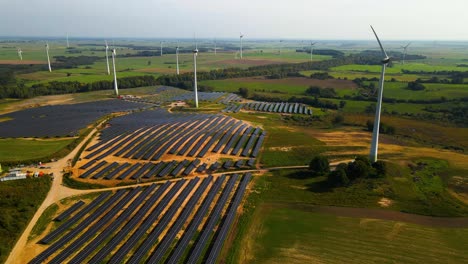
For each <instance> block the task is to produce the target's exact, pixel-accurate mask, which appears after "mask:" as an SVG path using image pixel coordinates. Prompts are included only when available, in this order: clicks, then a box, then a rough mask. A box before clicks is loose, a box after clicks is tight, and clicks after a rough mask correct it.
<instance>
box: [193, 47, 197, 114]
mask: <svg viewBox="0 0 468 264" xmlns="http://www.w3.org/2000/svg"><path fill="white" fill-rule="evenodd" d="M197 55H198V47H197V44H195V49H194V50H193V90H194V92H195V107H196V108H198V91H197Z"/></svg>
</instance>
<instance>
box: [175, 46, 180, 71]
mask: <svg viewBox="0 0 468 264" xmlns="http://www.w3.org/2000/svg"><path fill="white" fill-rule="evenodd" d="M175 52H176V65H177V75H179V42H177V48H176V50H175Z"/></svg>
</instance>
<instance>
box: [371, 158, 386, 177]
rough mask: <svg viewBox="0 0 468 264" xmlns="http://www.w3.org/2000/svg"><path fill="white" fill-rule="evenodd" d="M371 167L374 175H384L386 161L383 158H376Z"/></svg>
mask: <svg viewBox="0 0 468 264" xmlns="http://www.w3.org/2000/svg"><path fill="white" fill-rule="evenodd" d="M372 167H373V168H374V169H375V174H374V175H375V176H376V177H385V175H387V163H386V162H385V161H383V160H378V161H376V162H374V163H373V164H372Z"/></svg>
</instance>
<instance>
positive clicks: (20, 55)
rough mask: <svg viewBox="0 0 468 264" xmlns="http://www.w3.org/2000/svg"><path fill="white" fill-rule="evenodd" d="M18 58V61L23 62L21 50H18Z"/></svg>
mask: <svg viewBox="0 0 468 264" xmlns="http://www.w3.org/2000/svg"><path fill="white" fill-rule="evenodd" d="M18 57H19V58H20V60H23V51H22V50H21V48H18Z"/></svg>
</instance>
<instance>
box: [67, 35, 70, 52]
mask: <svg viewBox="0 0 468 264" xmlns="http://www.w3.org/2000/svg"><path fill="white" fill-rule="evenodd" d="M69 47H70V42H68V33H67V48H69Z"/></svg>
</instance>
